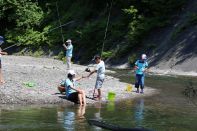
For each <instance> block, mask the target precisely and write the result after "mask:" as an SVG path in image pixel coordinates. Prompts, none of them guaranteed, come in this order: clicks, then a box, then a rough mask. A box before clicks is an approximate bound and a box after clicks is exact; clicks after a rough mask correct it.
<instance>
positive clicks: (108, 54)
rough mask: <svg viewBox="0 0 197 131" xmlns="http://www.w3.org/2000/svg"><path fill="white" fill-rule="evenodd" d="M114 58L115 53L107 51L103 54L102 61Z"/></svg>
mask: <svg viewBox="0 0 197 131" xmlns="http://www.w3.org/2000/svg"><path fill="white" fill-rule="evenodd" d="M112 56H114V52H113V51H106V52H102V59H107V58H110V57H112Z"/></svg>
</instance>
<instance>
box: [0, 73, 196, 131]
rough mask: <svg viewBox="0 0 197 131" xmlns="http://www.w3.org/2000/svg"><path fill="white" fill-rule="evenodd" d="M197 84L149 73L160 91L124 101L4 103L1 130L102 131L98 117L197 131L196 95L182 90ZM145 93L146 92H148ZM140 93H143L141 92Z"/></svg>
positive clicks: (149, 82) (127, 123) (169, 129)
mask: <svg viewBox="0 0 197 131" xmlns="http://www.w3.org/2000/svg"><path fill="white" fill-rule="evenodd" d="M126 72H127V71H117V74H120V73H125V74H126V75H125V76H121V81H125V82H132V83H133V82H134V77H132V75H130V74H128V75H127V73H126ZM188 81H192V82H193V86H196V85H197V83H196V82H197V78H195V77H174V76H173V77H163V76H147V77H146V85H148V86H151V87H154V88H156V89H159V90H160V92H161V93H160V94H158V95H155V96H151V97H146V98H138V99H131V100H126V101H122V102H119V103H116V102H109V103H107V104H101V103H99V102H97V103H95V104H93V105H91V106H86V107H83V106H78V105H75V106H65V105H61V106H51V105H48V106H23V107H18V106H17V107H15V106H11V107H9V106H8V107H1V108H0V109H1V110H0V130H20V131H26V130H27V131H30V130H36V131H39V130H59V131H61V130H63V131H74V130H79V131H101V130H104V129H101V128H99V127H95V126H90V125H89V124H88V123H87V120H88V119H98V120H102V121H105V122H106V123H110V124H115V125H120V126H123V127H131V128H132V127H145V128H148V129H153V130H156V131H197V97H196V96H194V97H192V98H190V99H189V98H188V97H186V96H185V95H183V93H182V92H183V91H184V89H185V88H186V85H187V84H188ZM145 93H146V92H145ZM139 95H140V94H139Z"/></svg>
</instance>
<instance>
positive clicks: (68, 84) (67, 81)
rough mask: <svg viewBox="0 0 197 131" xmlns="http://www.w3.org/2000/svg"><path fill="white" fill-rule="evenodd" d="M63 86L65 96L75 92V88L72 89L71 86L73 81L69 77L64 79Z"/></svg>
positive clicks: (73, 84)
mask: <svg viewBox="0 0 197 131" xmlns="http://www.w3.org/2000/svg"><path fill="white" fill-rule="evenodd" d="M64 86H65V88H66V97H68V96H69V95H70V94H72V93H74V92H76V90H73V89H72V88H71V87H74V86H75V82H74V81H71V80H70V79H66V81H65V82H64Z"/></svg>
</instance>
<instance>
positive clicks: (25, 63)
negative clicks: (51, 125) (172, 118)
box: [0, 56, 156, 104]
mask: <svg viewBox="0 0 197 131" xmlns="http://www.w3.org/2000/svg"><path fill="white" fill-rule="evenodd" d="M2 64H3V69H2V70H3V75H4V79H5V81H6V83H5V84H3V85H0V104H62V103H66V104H72V103H71V102H69V101H67V100H65V99H63V98H62V97H63V96H64V95H61V94H59V92H58V90H57V85H58V84H59V83H60V81H61V80H62V79H65V78H66V74H67V70H65V69H66V65H64V64H63V63H62V61H58V60H54V59H49V58H33V57H28V56H3V58H2ZM85 68H86V67H85V66H81V65H75V64H74V65H73V69H74V70H75V71H76V72H77V73H78V74H79V75H80V74H84V75H87V73H86V72H84V70H85ZM95 80H96V74H94V75H92V76H91V78H89V79H88V78H85V79H82V80H81V81H80V82H79V83H78V84H79V86H80V88H82V89H84V90H85V91H86V94H87V96H89V97H92V93H93V88H94V84H95ZM28 82H31V83H34V84H35V85H33V87H29V86H27V85H26V84H27V83H28ZM126 86H127V83H122V82H120V81H119V80H118V79H116V78H113V77H110V76H106V80H105V82H104V85H103V88H102V92H103V99H102V101H104V102H106V101H107V95H108V92H109V91H111V92H115V93H116V101H119V100H122V99H127V98H136V97H145V96H149V95H152V94H153V93H156V91H155V90H154V89H153V88H149V87H146V88H145V94H136V93H135V92H126V91H125V89H126ZM93 102H95V101H94V100H91V99H87V103H93Z"/></svg>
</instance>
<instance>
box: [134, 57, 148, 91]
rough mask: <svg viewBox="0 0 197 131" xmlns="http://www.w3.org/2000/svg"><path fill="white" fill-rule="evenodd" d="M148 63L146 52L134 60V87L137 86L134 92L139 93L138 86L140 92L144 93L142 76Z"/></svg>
mask: <svg viewBox="0 0 197 131" xmlns="http://www.w3.org/2000/svg"><path fill="white" fill-rule="evenodd" d="M147 68H148V63H147V61H146V54H142V56H141V59H140V60H137V61H136V62H135V67H134V69H135V74H136V82H135V87H136V88H137V91H136V93H139V86H140V89H141V91H140V93H144V77H145V72H146V71H147Z"/></svg>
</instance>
